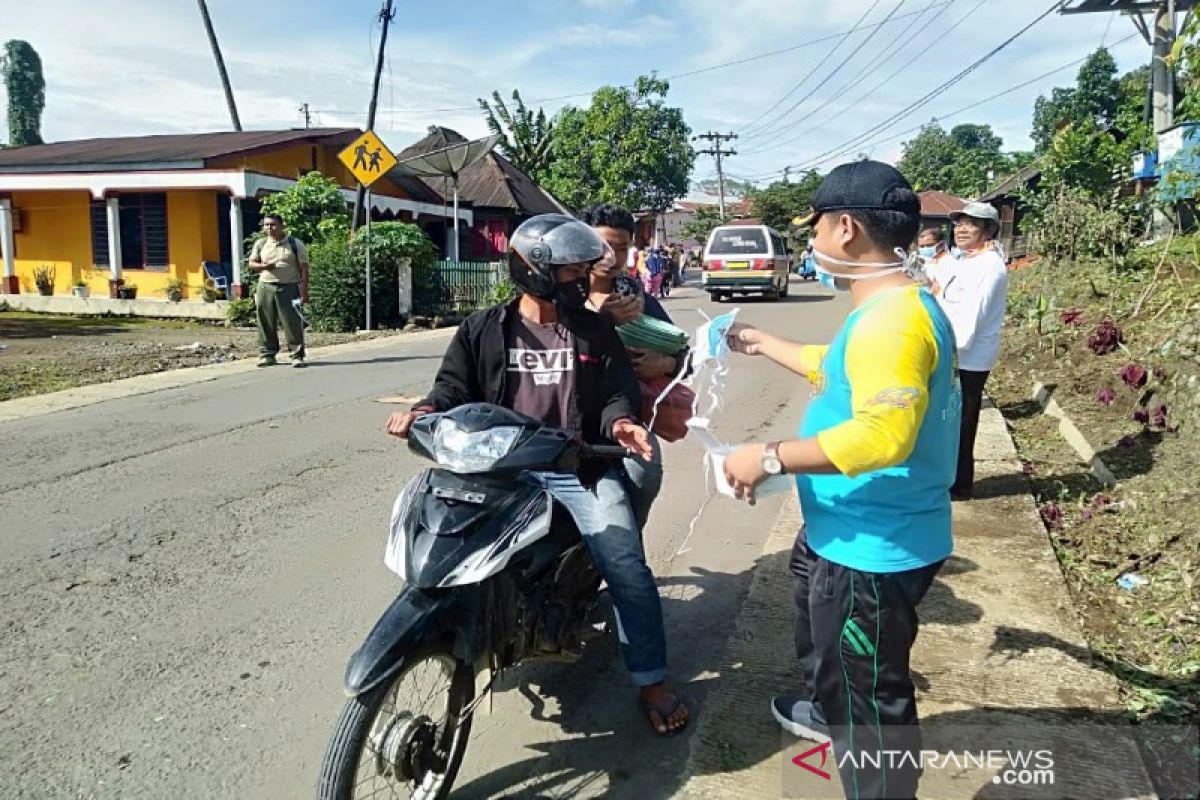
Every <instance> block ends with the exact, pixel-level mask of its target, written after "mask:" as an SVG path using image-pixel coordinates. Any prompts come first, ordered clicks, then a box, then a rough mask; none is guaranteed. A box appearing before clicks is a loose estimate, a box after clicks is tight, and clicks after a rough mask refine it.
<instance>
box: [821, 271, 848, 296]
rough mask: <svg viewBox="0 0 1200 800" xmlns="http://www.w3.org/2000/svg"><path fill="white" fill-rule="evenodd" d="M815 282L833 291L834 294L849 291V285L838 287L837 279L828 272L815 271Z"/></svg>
mask: <svg viewBox="0 0 1200 800" xmlns="http://www.w3.org/2000/svg"><path fill="white" fill-rule="evenodd" d="M817 280H818V281H820V283H821V285H822V286H824V287H826V288H829V289H833V290H834V291H835V292H848V291H850V284H846V285H845V286H838V282H837V278H835V277H833V275H831V274H830V273H828V272H821V271H820V270H818V271H817Z"/></svg>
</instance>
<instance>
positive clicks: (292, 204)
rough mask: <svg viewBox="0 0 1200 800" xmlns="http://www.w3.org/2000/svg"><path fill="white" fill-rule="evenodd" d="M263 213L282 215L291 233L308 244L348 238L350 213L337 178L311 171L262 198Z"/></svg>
mask: <svg viewBox="0 0 1200 800" xmlns="http://www.w3.org/2000/svg"><path fill="white" fill-rule="evenodd" d="M262 213H263V215H264V216H265V215H267V214H278V215H279V216H280V217H281V218H282V219H283V224H284V226H285V227H286V228H287V231H288V233H290V234H291V235H292V236H295V237H296V238H297V239H299V240H300V241H302V242H304V243H305V244H306V245H311V244H315V243H316V242H319V241H321V240H322V239H326V238H341V239H343V240H344V239H345V233H346V231H348V230H349V227H350V212H349V211H347V209H346V198H345V196H344V195H343V194H342V190H341V187H340V186H338V184H337V181H334V180H333V179H331V178H326V177H325V176H324V175H322V174H321V173H319V172H310V173H308V174H307V175H305V176H304V177H302V178H300V180H299V181H297V182H296V183H295V185H293V186H289V187H288V188H287V189H285V190H284V191H282V192H278V193H277V194H273V195H269V196H268V197H266V198H264V199H263V201H262Z"/></svg>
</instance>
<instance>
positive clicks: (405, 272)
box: [396, 258, 412, 317]
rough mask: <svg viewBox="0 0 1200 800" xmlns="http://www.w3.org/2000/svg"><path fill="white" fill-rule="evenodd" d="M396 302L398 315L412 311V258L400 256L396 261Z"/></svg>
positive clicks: (405, 315)
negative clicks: (398, 310)
mask: <svg viewBox="0 0 1200 800" xmlns="http://www.w3.org/2000/svg"><path fill="white" fill-rule="evenodd" d="M396 291H397V297H396V302H397V304H398V306H399V309H400V315H401V316H403V317H407V316H408V315H409V314H411V313H412V259H411V258H402V259H400V260H399V261H397V262H396Z"/></svg>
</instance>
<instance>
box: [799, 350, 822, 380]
mask: <svg viewBox="0 0 1200 800" xmlns="http://www.w3.org/2000/svg"><path fill="white" fill-rule="evenodd" d="M828 352H829V345H827V344H806V345H804V347H802V348H801V349H800V365H799V366H800V374H801V375H803V376H804V377H805V378H806V379H807V380H808V382H809V383H811V384H812V385H813V386H817V387H819V386H820V385H821V381H822V380H823V378H822V374H821V362H822V361H824V360H825V354H826V353H828Z"/></svg>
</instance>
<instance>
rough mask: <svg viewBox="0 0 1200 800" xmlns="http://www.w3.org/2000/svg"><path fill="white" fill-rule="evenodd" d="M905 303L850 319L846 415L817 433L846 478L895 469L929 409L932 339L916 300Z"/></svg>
mask: <svg viewBox="0 0 1200 800" xmlns="http://www.w3.org/2000/svg"><path fill="white" fill-rule="evenodd" d="M907 298H908V300H907V301H899V298H897V301H894V302H889V303H886V304H881V305H880V306H877V307H875V308H873V309H871V310H870V311H869V312H868V315H867V316H865V317H864V318H863V319H861V320H859V321H858V323H857V325H856V326H855V328H854V331H853V332H852V334H851V337H850V341H849V342H848V343H847V345H846V364H845V368H846V377H847V379H848V380H849V382H850V390H851V406H852V408H853V411H854V416H853V417H851V418H850V419H848V420H846V421H845V422H843V423H841V424H839V425H835V426H834V427H832V428H828V429H826V430H824V431H821V432H820V433H819V434H817V442H818V444H820V446H821V449H822V450H823V451H824V452H825V455H826V456H828V457H829V460H830V461H831V462H833V464H834V466H836V467H837V468H838V469H839V470H840V471H841V472H842V473H844V474H845V475H849V476H850V477H854V476H856V475H861V474H862V473H864V472H872V471H874V470H878V469H885V468H887V467H892V466H895V465H897V464H900V463H903V462H904V461H905V460H906V459H907V458H908V457H909V456H910V455H911V454H912V451H913V448H914V447H915V446H916V443H917V434H918V432H919V431H920V430H921V423H922V422H923V421H924V419H925V410H926V409H927V408H928V407H929V378H930V376H931V375H932V374H933V370H934V367H935V365H936V364H937V360H938V347H937V340H936V338H935V337H934V333H933V324H932V322H931V320H930V319H929V314H928V312H926V311H925V309H924V307H923V306H922V305H921V302H920V300H919V299H918V297H917V295H916V294H911V295H907Z"/></svg>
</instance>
